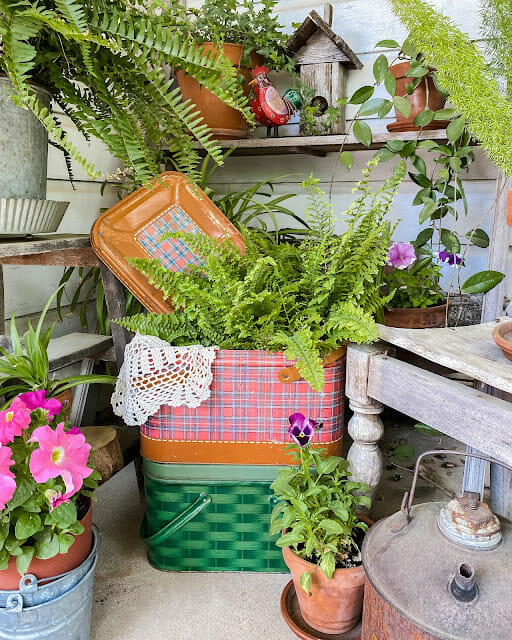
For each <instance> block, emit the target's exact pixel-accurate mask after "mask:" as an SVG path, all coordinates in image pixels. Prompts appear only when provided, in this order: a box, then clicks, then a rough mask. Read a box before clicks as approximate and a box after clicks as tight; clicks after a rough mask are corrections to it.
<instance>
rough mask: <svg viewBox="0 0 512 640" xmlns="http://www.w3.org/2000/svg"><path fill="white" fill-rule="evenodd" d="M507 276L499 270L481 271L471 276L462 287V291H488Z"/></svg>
mask: <svg viewBox="0 0 512 640" xmlns="http://www.w3.org/2000/svg"><path fill="white" fill-rule="evenodd" d="M504 277H505V274H504V273H500V272H499V271H480V272H479V273H475V274H473V275H472V276H470V277H469V278H468V279H467V280H466V282H464V284H463V285H462V287H461V291H462V293H487V291H490V290H491V289H493V288H494V287H495V286H496V285H497V284H499V283H500V282H501V281H502V280H503V278H504Z"/></svg>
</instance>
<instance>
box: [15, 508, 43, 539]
mask: <svg viewBox="0 0 512 640" xmlns="http://www.w3.org/2000/svg"><path fill="white" fill-rule="evenodd" d="M40 527H41V518H40V517H39V516H38V515H37V513H29V512H27V511H22V512H21V514H20V516H19V517H18V520H17V521H16V526H15V529H14V535H15V536H16V538H18V540H26V539H27V538H30V536H33V535H34V533H36V531H38V530H39V529H40Z"/></svg>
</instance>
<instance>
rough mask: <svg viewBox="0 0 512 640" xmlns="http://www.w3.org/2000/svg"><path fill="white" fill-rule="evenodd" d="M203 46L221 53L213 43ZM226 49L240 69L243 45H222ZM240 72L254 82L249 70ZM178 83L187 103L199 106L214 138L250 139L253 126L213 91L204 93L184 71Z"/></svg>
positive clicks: (226, 54)
mask: <svg viewBox="0 0 512 640" xmlns="http://www.w3.org/2000/svg"><path fill="white" fill-rule="evenodd" d="M203 46H204V49H205V51H211V50H212V49H213V50H217V51H218V49H217V48H216V46H215V45H214V44H213V43H211V42H206V43H204V45H203ZM222 49H223V52H224V55H225V56H226V58H228V59H229V60H230V61H231V62H232V63H233V66H235V67H237V68H238V67H240V59H241V57H242V52H243V47H242V45H241V44H229V43H225V44H223V45H222ZM240 72H241V73H242V75H244V76H245V79H246V81H247V82H248V81H249V80H251V74H250V71H249V70H248V69H245V68H240ZM176 79H177V81H178V84H179V87H180V90H181V93H182V95H183V99H184V100H192V102H193V103H194V104H195V105H196V107H197V109H198V111H200V112H201V115H202V116H203V118H204V123H205V124H206V125H207V126H208V127H209V128H210V129H211V132H212V135H213V137H214V138H217V139H218V140H232V139H240V138H247V134H248V132H249V124H248V122H247V121H246V120H245V118H244V117H243V116H242V114H241V113H240V112H239V111H237V110H236V109H233V108H232V107H229V106H228V105H227V104H225V103H224V102H222V100H220V98H217V96H214V95H213V93H211V91H208V90H207V89H204V88H203V87H202V86H201V85H200V84H199V82H198V81H197V80H196V79H195V78H192V76H189V75H187V74H186V73H184V72H183V71H177V72H176ZM246 87H247V88H246V93H247V94H248V93H249V86H248V84H246Z"/></svg>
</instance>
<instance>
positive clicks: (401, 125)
mask: <svg viewBox="0 0 512 640" xmlns="http://www.w3.org/2000/svg"><path fill="white" fill-rule="evenodd" d="M410 68H411V65H410V63H409V62H407V61H406V62H400V63H399V64H394V65H392V66H391V67H390V68H389V70H390V72H391V73H392V74H393V75H394V76H395V79H396V92H395V96H400V97H402V98H405V99H406V100H408V101H409V102H410V104H411V107H412V109H411V115H410V116H409V117H408V118H406V117H405V116H404V115H402V114H401V113H400V112H399V111H398V110H397V109H395V114H396V122H392V123H390V124H388V125H387V130H388V131H420V130H421V129H429V130H431V129H444V128H445V127H446V126H447V125H448V122H449V121H448V120H432V122H430V123H429V124H427V125H426V126H424V127H417V126H415V125H414V118H415V117H416V116H417V115H418V114H419V113H421V112H422V111H425V109H431V110H432V111H439V110H440V109H443V107H444V105H445V103H446V98H443V96H442V95H441V94H440V93H439V91H438V90H437V89H436V86H435V84H434V81H433V80H432V77H431V76H430V75H428V76H425V77H424V78H422V80H421V82H420V84H419V85H418V86H417V87H416V89H415V90H414V91H413V93H412V94H411V95H409V94H408V93H407V90H406V88H405V86H406V85H407V84H410V83H411V82H412V80H413V78H408V77H407V76H406V75H405V74H406V73H407V71H408V70H409V69H410ZM427 83H428V84H427ZM427 87H428V104H427Z"/></svg>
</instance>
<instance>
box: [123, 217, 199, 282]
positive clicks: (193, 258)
mask: <svg viewBox="0 0 512 640" xmlns="http://www.w3.org/2000/svg"><path fill="white" fill-rule="evenodd" d="M166 231H170V232H173V231H185V232H186V233H199V232H200V230H199V228H198V227H197V226H196V225H195V224H194V223H193V222H192V220H190V218H189V217H188V216H187V214H186V213H185V212H184V211H183V209H181V208H180V207H178V206H177V205H173V206H172V207H169V209H167V210H166V211H164V212H163V213H162V214H161V215H160V216H159V217H158V218H155V219H154V220H152V221H151V222H150V223H149V224H148V225H146V226H145V227H144V228H143V229H141V230H140V231H139V232H138V233H137V236H136V240H137V242H138V243H139V244H140V245H142V247H144V249H145V251H146V252H147V253H148V254H149V256H150V257H151V258H155V259H157V260H160V262H161V263H162V264H163V266H164V267H165V268H166V269H169V270H171V271H182V270H183V269H184V268H185V267H186V266H187V265H188V264H195V265H200V264H202V262H201V260H199V258H198V257H197V255H196V254H195V253H194V252H193V251H191V250H190V247H189V246H188V245H187V243H186V242H184V241H183V240H180V239H177V238H175V239H170V240H164V242H160V238H161V237H162V234H164V233H165V232H166Z"/></svg>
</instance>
